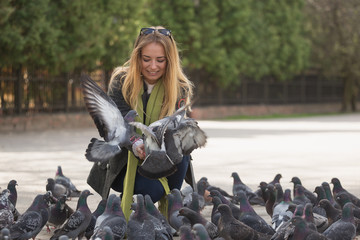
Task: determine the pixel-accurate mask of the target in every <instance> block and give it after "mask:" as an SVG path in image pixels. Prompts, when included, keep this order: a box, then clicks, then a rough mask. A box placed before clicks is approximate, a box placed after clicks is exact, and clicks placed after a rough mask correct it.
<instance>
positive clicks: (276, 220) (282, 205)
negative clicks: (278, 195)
mask: <svg viewBox="0 0 360 240" xmlns="http://www.w3.org/2000/svg"><path fill="white" fill-rule="evenodd" d="M290 204H293V203H292V201H291V190H290V189H285V192H284V197H283V200H282V201H281V202H279V203H278V204H277V205H276V206H275V207H274V210H273V215H272V218H271V223H272V227H273V229H275V230H277V229H278V228H279V227H280V226H281V225H282V224H284V222H286V221H288V220H290V219H291V218H292V216H293V213H292V212H290V211H288V208H289V206H290Z"/></svg>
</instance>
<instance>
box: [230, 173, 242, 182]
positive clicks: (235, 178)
mask: <svg viewBox="0 0 360 240" xmlns="http://www.w3.org/2000/svg"><path fill="white" fill-rule="evenodd" d="M231 177H232V178H234V183H235V182H237V183H240V182H241V180H240V177H239V174H238V173H237V172H233V173H231Z"/></svg>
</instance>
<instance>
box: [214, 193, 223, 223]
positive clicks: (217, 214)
mask: <svg viewBox="0 0 360 240" xmlns="http://www.w3.org/2000/svg"><path fill="white" fill-rule="evenodd" d="M212 203H213V208H212V211H211V222H212V223H214V224H215V225H216V226H217V225H218V222H219V218H220V216H221V214H220V212H219V210H218V209H217V208H218V206H219V205H220V204H222V202H221V200H220V198H219V197H218V196H214V197H212Z"/></svg>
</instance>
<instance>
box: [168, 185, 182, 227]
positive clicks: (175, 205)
mask: <svg viewBox="0 0 360 240" xmlns="http://www.w3.org/2000/svg"><path fill="white" fill-rule="evenodd" d="M166 198H167V200H168V221H169V224H170V226H171V227H172V228H174V229H175V230H176V231H177V232H179V230H180V227H181V226H182V225H183V219H184V217H183V216H180V215H179V210H180V208H182V207H183V203H182V199H181V193H180V190H179V189H177V188H174V189H172V190H171V193H170V194H168V195H167V196H166Z"/></svg>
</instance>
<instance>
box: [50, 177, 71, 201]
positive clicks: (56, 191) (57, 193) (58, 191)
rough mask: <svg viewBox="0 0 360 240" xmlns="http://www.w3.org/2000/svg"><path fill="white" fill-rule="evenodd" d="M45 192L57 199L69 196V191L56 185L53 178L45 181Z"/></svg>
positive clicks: (62, 186) (60, 185)
mask: <svg viewBox="0 0 360 240" xmlns="http://www.w3.org/2000/svg"><path fill="white" fill-rule="evenodd" d="M46 191H50V192H51V194H52V196H54V197H55V198H57V199H59V198H60V197H62V196H63V195H66V196H67V197H69V196H70V191H69V190H68V188H66V187H65V186H64V185H62V184H59V183H56V182H55V180H54V179H53V178H48V179H47V184H46Z"/></svg>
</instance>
